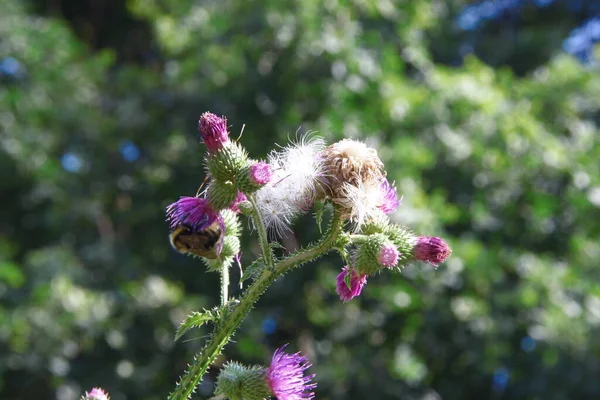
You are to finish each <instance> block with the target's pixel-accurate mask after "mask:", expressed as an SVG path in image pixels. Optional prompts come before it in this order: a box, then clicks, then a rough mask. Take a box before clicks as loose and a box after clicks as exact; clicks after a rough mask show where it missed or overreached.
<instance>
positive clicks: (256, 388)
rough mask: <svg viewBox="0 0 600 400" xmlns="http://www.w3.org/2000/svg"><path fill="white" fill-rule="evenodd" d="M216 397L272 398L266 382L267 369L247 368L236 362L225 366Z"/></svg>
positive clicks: (218, 383) (253, 399)
mask: <svg viewBox="0 0 600 400" xmlns="http://www.w3.org/2000/svg"><path fill="white" fill-rule="evenodd" d="M215 394H216V395H223V396H224V397H226V398H228V399H230V400H263V399H265V398H268V397H270V396H271V390H270V389H269V386H268V384H267V380H266V369H265V368H263V367H260V366H252V367H246V366H244V365H242V364H240V363H237V362H235V361H232V362H229V363H227V364H225V365H224V366H223V369H222V370H221V372H220V373H219V377H218V378H217V388H216V389H215Z"/></svg>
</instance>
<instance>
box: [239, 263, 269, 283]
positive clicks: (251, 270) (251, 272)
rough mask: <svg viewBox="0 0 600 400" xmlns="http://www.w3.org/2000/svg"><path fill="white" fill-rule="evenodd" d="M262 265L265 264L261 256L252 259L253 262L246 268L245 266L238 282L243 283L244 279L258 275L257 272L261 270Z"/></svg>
mask: <svg viewBox="0 0 600 400" xmlns="http://www.w3.org/2000/svg"><path fill="white" fill-rule="evenodd" d="M264 266H265V261H264V260H263V258H262V257H261V258H257V259H256V260H254V262H253V263H252V264H250V266H249V267H248V268H246V270H245V271H244V274H243V275H242V277H241V278H240V283H244V281H246V280H248V279H250V278H252V279H255V278H256V277H257V276H258V274H259V273H260V271H262V269H263V268H264Z"/></svg>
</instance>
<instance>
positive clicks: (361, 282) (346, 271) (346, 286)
mask: <svg viewBox="0 0 600 400" xmlns="http://www.w3.org/2000/svg"><path fill="white" fill-rule="evenodd" d="M366 284H367V275H363V274H361V273H359V272H358V271H356V270H355V269H354V268H351V267H349V266H347V265H346V266H345V267H344V268H342V272H341V273H340V274H339V275H338V276H337V287H336V289H335V291H336V292H337V294H339V295H340V299H341V300H342V301H343V302H344V303H346V302H348V301H350V300H352V299H353V298H354V297H356V296H358V295H359V294H360V292H361V291H362V288H363V286H365V285H366Z"/></svg>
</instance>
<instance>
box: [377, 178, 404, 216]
mask: <svg viewBox="0 0 600 400" xmlns="http://www.w3.org/2000/svg"><path fill="white" fill-rule="evenodd" d="M380 190H381V194H382V196H381V198H382V202H381V204H380V205H379V206H378V208H379V209H380V210H381V211H383V212H384V213H386V214H389V213H392V212H394V211H396V208H398V206H399V205H400V203H401V201H402V199H399V198H398V192H397V191H396V186H394V183H390V182H389V181H388V180H387V179H383V180H382V181H381V186H380Z"/></svg>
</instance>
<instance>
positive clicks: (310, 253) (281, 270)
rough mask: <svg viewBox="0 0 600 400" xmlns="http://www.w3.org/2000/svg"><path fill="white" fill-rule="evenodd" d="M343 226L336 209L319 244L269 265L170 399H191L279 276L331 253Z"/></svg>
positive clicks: (210, 341) (212, 338) (215, 332)
mask: <svg viewBox="0 0 600 400" xmlns="http://www.w3.org/2000/svg"><path fill="white" fill-rule="evenodd" d="M263 226H264V225H263ZM341 229H342V221H341V220H340V216H339V213H338V212H337V211H335V212H334V215H333V220H332V221H331V226H330V228H329V230H328V232H327V233H326V234H325V235H324V236H323V238H322V239H321V240H320V241H319V242H318V243H316V244H314V245H312V246H310V247H308V248H307V249H306V250H303V251H300V252H298V253H295V254H292V255H291V256H289V257H287V258H285V259H283V260H281V261H280V262H278V263H277V264H276V265H275V268H274V269H273V270H271V269H269V268H265V269H264V270H263V272H262V274H261V275H260V276H259V277H258V279H257V280H256V281H254V282H253V283H252V285H250V287H249V288H248V290H247V291H246V293H245V294H244V295H243V297H242V298H241V299H240V302H239V304H238V305H237V306H236V307H235V308H234V309H233V311H232V312H231V314H229V315H226V318H222V320H220V321H218V322H217V324H216V326H215V331H214V332H213V335H212V337H211V339H210V340H209V341H208V342H207V343H206V346H204V349H203V350H202V352H201V353H200V354H199V355H197V356H196V357H195V358H194V361H193V362H192V364H191V366H190V367H189V369H188V370H187V371H186V372H185V374H184V375H183V377H182V378H181V380H180V381H179V383H178V384H177V387H176V388H175V391H174V392H173V393H171V395H170V396H169V400H186V399H189V398H190V396H191V395H192V393H193V392H194V391H195V389H196V386H198V383H199V382H200V380H201V379H202V377H203V376H204V374H205V373H206V370H207V369H208V367H210V365H211V364H212V363H213V361H214V360H215V358H216V357H217V355H219V354H220V353H221V351H222V350H223V347H225V345H226V344H227V342H228V341H229V339H230V338H231V336H232V335H233V334H234V332H235V330H236V329H237V328H238V327H239V326H240V324H241V322H242V321H243V319H244V318H245V317H246V315H248V313H249V312H250V310H251V309H252V307H253V306H254V303H256V301H257V300H258V299H259V298H260V296H261V295H262V294H263V293H264V292H265V290H266V289H267V288H268V287H269V285H270V284H271V283H273V281H275V279H276V278H277V277H279V276H281V275H283V274H285V273H286V272H288V271H289V270H291V269H292V268H294V267H295V266H298V265H301V264H304V263H306V262H308V261H312V260H314V259H316V258H318V257H320V256H322V255H324V254H325V253H327V252H328V251H329V250H330V249H331V247H332V246H333V244H334V243H335V240H336V239H337V237H338V235H339V233H340V231H341Z"/></svg>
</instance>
